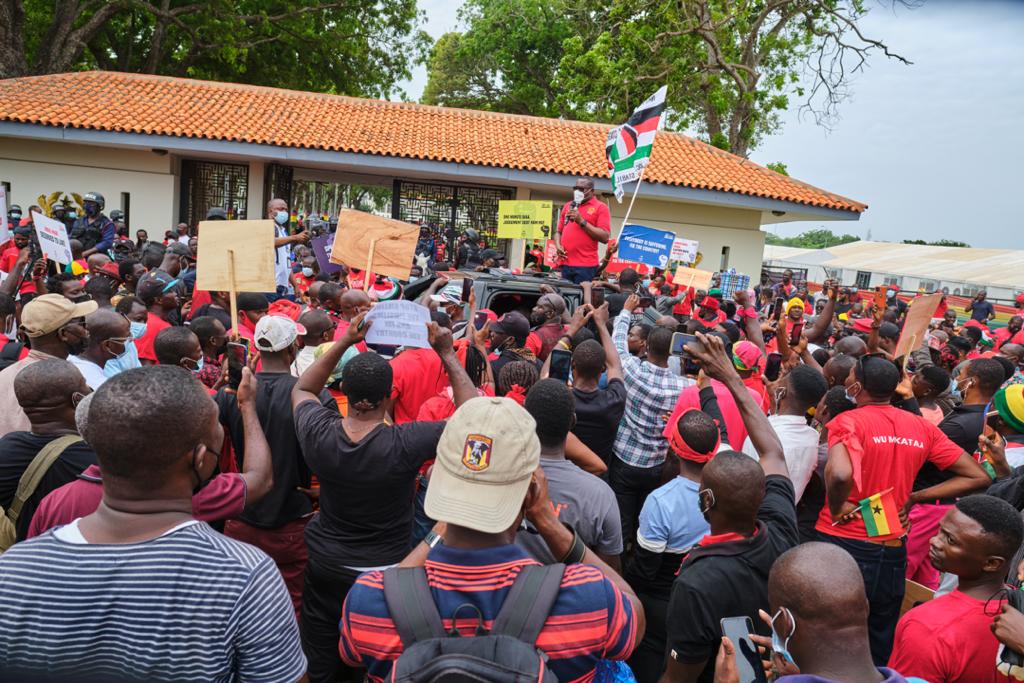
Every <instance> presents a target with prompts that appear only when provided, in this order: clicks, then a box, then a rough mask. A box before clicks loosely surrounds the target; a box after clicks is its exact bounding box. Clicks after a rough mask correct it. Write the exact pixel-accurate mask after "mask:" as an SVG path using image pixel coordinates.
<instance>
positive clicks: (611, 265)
mask: <svg viewBox="0 0 1024 683" xmlns="http://www.w3.org/2000/svg"><path fill="white" fill-rule="evenodd" d="M626 268H632V269H633V270H635V271H636V272H637V273H638V274H640V275H647V274H648V273H649V272H650V268H648V267H647V266H645V265H644V264H642V263H637V262H636V261H623V260H622V259H620V258H619V257H618V256H612V257H611V259H609V261H608V265H607V266H605V269H604V272H606V273H621V272H622V271H624V270H625V269H626Z"/></svg>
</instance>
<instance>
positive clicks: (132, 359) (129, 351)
mask: <svg viewBox="0 0 1024 683" xmlns="http://www.w3.org/2000/svg"><path fill="white" fill-rule="evenodd" d="M132 324H133V325H134V324H135V323H132ZM141 367H142V362H141V361H140V360H139V351H138V349H136V348H135V340H134V339H133V340H132V341H130V342H128V343H127V344H125V345H124V353H122V354H121V355H120V356H117V357H116V358H111V359H110V360H108V361H107V362H106V363H105V364H104V365H103V375H104V376H105V377H106V378H107V379H110V378H111V377H115V376H117V375H119V374H120V373H122V372H124V371H125V370H134V369H135V368H141Z"/></svg>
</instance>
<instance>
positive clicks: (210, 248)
mask: <svg viewBox="0 0 1024 683" xmlns="http://www.w3.org/2000/svg"><path fill="white" fill-rule="evenodd" d="M276 234H277V230H276V229H275V228H274V221H271V220H262V221H201V222H200V223H199V231H198V237H199V240H200V243H201V244H202V258H200V259H198V260H197V262H196V289H204V290H206V291H209V292H225V291H226V292H228V293H229V296H230V304H231V321H232V323H231V334H232V335H236V334H238V306H237V304H236V303H235V299H236V296H235V295H236V294H237V293H238V292H239V291H242V292H274V291H276V290H277V281H276V280H275V279H274V257H275V256H276V254H277V252H276V251H275V250H274V236H275V235H276Z"/></svg>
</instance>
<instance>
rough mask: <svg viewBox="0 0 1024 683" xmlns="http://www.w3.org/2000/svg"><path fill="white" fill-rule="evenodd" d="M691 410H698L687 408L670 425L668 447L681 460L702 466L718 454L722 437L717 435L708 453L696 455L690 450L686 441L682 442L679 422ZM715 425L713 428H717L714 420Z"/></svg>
mask: <svg viewBox="0 0 1024 683" xmlns="http://www.w3.org/2000/svg"><path fill="white" fill-rule="evenodd" d="M691 410H700V409H699V408H687V409H686V410H684V411H683V412H682V413H681V414H680V415H679V418H678V419H677V420H675V421H674V422H673V423H672V431H671V432H670V433H669V436H668V445H669V446H671V447H672V451H673V452H674V453H675V454H676V455H677V456H679V457H680V458H682V459H683V460H689V461H690V462H695V463H697V464H698V465H703V464H704V463H706V462H708V461H709V460H711V458H713V457H715V453H717V452H718V447H719V446H721V445H722V435H721V433H720V432H719V433H718V434H717V438H716V439H715V445H714V447H713V448H712V449H711V452H710V453H698V452H697V451H695V450H694V449H692V448H690V446H689V445H688V444H687V443H686V441H684V440H683V435H682V434H680V433H679V421H680V420H682V419H683V415H686V414H687V413H688V412H690V411H691ZM715 423H716V425H715V426H716V427H717V423H718V421H717V420H715ZM716 431H717V429H716Z"/></svg>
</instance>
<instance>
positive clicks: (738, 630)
mask: <svg viewBox="0 0 1024 683" xmlns="http://www.w3.org/2000/svg"><path fill="white" fill-rule="evenodd" d="M721 626H722V635H723V636H725V637H727V638H728V639H729V640H731V641H732V644H733V647H735V648H736V670H737V671H738V672H739V682H740V683H767V681H768V677H767V675H766V674H765V671H764V663H763V662H762V660H761V655H759V654H758V652H757V645H755V644H754V641H752V640H751V639H750V634H751V633H753V632H754V625H753V624H752V623H751V621H750V617H726V618H725V619H722V621H721Z"/></svg>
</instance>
